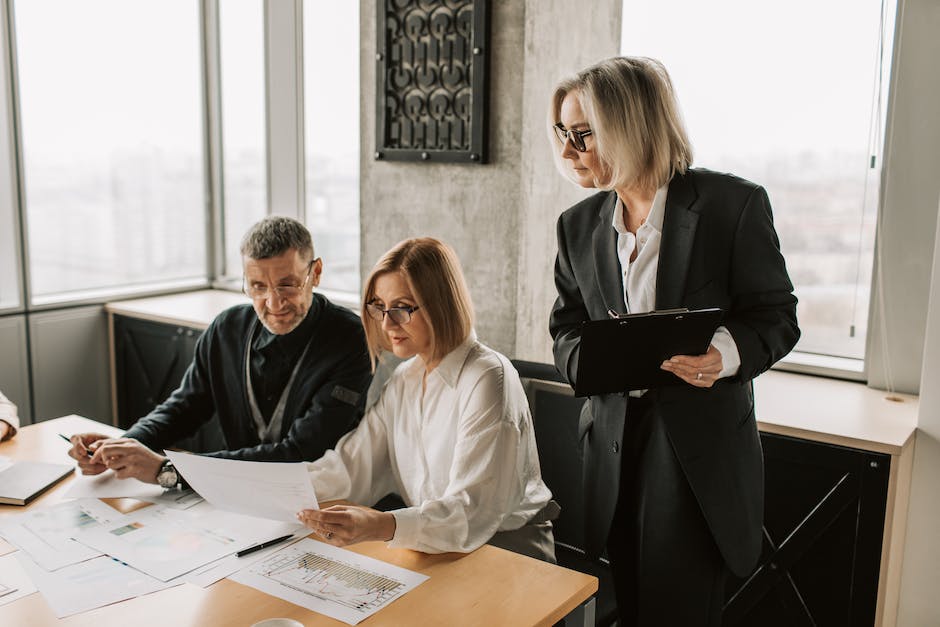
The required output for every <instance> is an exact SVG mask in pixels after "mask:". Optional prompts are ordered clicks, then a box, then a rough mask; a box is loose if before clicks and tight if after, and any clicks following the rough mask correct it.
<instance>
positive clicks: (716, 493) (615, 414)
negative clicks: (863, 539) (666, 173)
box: [550, 169, 800, 576]
mask: <svg viewBox="0 0 940 627" xmlns="http://www.w3.org/2000/svg"><path fill="white" fill-rule="evenodd" d="M616 204H617V197H616V193H615V192H601V193H598V194H595V195H594V196H592V197H590V198H588V199H586V200H584V201H582V202H580V203H578V204H577V205H575V206H573V207H571V208H570V209H568V210H567V211H565V212H564V213H563V214H562V215H561V217H560V218H559V219H558V227H557V229H558V256H557V258H556V261H555V286H556V288H557V289H558V299H557V300H556V301H555V306H554V307H553V309H552V314H551V320H550V330H551V334H552V337H553V338H554V354H555V364H556V366H557V367H558V370H559V372H561V373H562V375H564V376H565V377H567V379H568V381H569V382H571V383H574V381H575V380H576V376H577V369H578V353H579V346H580V324H581V322H582V321H584V320H589V319H590V320H599V319H604V318H606V317H607V316H608V314H607V310H608V309H613V310H614V311H622V310H623V309H624V303H623V296H622V292H623V286H622V282H621V275H622V272H621V269H620V262H619V260H618V258H617V244H616V242H617V234H616V231H614V229H613V227H612V226H611V224H612V221H613V211H614V207H615V206H616ZM674 307H688V308H690V309H692V308H696V309H697V308H702V307H721V308H722V309H723V310H725V312H726V314H725V318H724V321H723V323H722V324H723V325H724V326H725V327H727V329H728V331H729V332H730V333H731V336H732V337H733V338H734V341H735V343H736V344H737V348H738V352H739V353H740V356H741V367H740V370H739V372H738V374H737V376H735V377H732V378H726V379H721V380H719V381H718V382H717V383H716V384H715V385H714V386H713V387H712V388H710V389H700V388H696V387H693V386H690V385H687V384H685V383H682V382H678V385H675V386H670V387H664V388H660V389H656V390H651V391H650V392H648V394H650V399H651V400H652V401H653V402H654V410H655V411H657V412H658V413H659V415H660V417H661V419H662V420H663V423H664V425H665V428H666V432H667V434H668V436H669V438H670V441H671V443H672V446H673V449H674V450H675V452H676V456H677V457H678V459H679V462H680V464H681V466H682V469H683V471H684V473H685V476H686V478H687V480H688V482H689V484H690V487H691V489H692V491H693V493H694V494H695V496H696V499H697V500H698V502H699V504H700V505H701V507H702V511H703V514H704V515H705V519H706V521H707V522H708V525H709V528H710V530H711V532H712V535H713V536H714V538H715V541H716V543H717V545H718V548H719V550H720V551H721V553H722V556H723V557H724V559H725V561H726V562H727V564H728V566H729V568H730V569H731V570H732V572H734V573H735V574H737V575H739V576H744V575H746V574H747V573H748V572H749V571H750V570H751V569H752V568H753V566H754V564H755V563H756V560H757V558H758V557H759V555H760V549H761V523H762V519H763V489H764V486H763V457H762V453H761V448H760V439H759V436H758V432H757V422H756V419H755V414H754V395H753V389H752V385H751V379H753V378H754V377H756V376H757V375H759V374H760V373H762V372H764V371H765V370H767V369H768V368H770V366H771V365H773V364H774V362H776V361H777V360H778V359H780V358H781V357H783V356H784V355H786V354H787V353H788V352H789V351H790V349H792V348H793V346H794V345H795V344H796V341H797V339H798V338H799V335H800V332H799V329H798V327H797V323H796V297H795V296H794V295H793V285H792V284H791V282H790V278H789V276H788V275H787V270H786V265H785V263H784V260H783V256H782V255H781V254H780V245H779V241H778V239H777V234H776V231H775V230H774V226H773V217H772V215H771V209H770V202H769V200H768V198H767V193H766V192H765V191H764V189H763V188H762V187H759V186H757V185H755V184H753V183H750V182H748V181H745V180H743V179H740V178H737V177H734V176H731V175H728V174H719V173H716V172H710V171H708V170H699V169H695V170H689V171H688V172H686V174H684V175H676V176H675V177H674V178H673V179H672V181H670V183H669V189H668V194H667V197H666V208H665V216H664V221H663V233H662V240H661V245H660V254H659V265H658V269H657V278H656V308H657V309H670V308H674ZM624 359H629V355H624ZM627 400H628V399H627V398H626V396H625V395H624V394H606V395H600V396H594V397H591V398H590V399H589V400H588V402H587V403H585V409H584V411H583V413H582V424H581V430H580V433H581V435H582V437H583V438H584V446H585V472H584V491H585V507H586V509H587V511H586V520H587V523H586V524H587V529H586V548H587V550H588V552H589V553H590V554H592V555H599V554H600V553H601V552H602V551H603V549H604V545H605V543H606V540H607V535H608V532H609V530H610V523H611V520H612V518H613V514H614V507H615V506H616V501H617V495H618V491H619V485H618V484H619V478H620V456H619V454H618V453H617V452H615V449H619V443H620V441H621V438H622V434H623V426H624V418H625V415H626V406H627ZM614 443H617V445H615V444H614ZM652 463H654V464H655V461H653V462H652Z"/></svg>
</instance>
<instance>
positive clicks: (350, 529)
mask: <svg viewBox="0 0 940 627" xmlns="http://www.w3.org/2000/svg"><path fill="white" fill-rule="evenodd" d="M297 520H299V521H300V522H301V523H303V524H304V525H305V526H307V527H309V528H310V529H313V530H314V531H316V532H317V533H318V534H320V535H321V536H322V537H323V539H324V540H325V541H326V542H329V543H330V544H332V545H334V546H346V545H347V544H356V543H357V542H365V541H367V540H382V541H385V542H388V541H389V540H391V539H392V538H394V537H395V517H394V516H392V515H391V514H389V513H388V512H380V511H379V510H377V509H372V508H371V507H361V506H358V505H334V506H332V507H328V508H326V509H305V510H302V511H300V512H298V513H297Z"/></svg>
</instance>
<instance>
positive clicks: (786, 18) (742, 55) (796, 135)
mask: <svg viewBox="0 0 940 627" xmlns="http://www.w3.org/2000/svg"><path fill="white" fill-rule="evenodd" d="M677 16H680V17H678V18H677ZM893 28H894V3H893V2H892V1H891V0H884V4H883V3H882V2H881V1H880V0H832V1H829V2H816V1H814V0H793V1H791V2H785V3H767V2H752V1H749V0H721V1H719V2H707V3H703V2H694V1H692V0H660V1H658V2H639V1H637V0H625V2H624V10H623V37H622V43H621V50H622V52H623V53H624V54H627V55H643V56H650V57H654V58H658V59H660V60H661V61H662V62H663V63H664V64H665V65H666V68H667V69H668V70H669V72H670V74H671V76H672V79H673V82H674V84H675V87H676V90H677V92H678V95H679V100H680V104H681V106H682V110H683V112H684V115H685V119H686V122H687V124H688V129H689V133H690V136H691V139H692V143H693V145H694V149H695V165H696V166H701V167H707V168H710V169H714V170H720V171H729V172H733V173H735V174H738V175H739V176H743V177H745V178H748V179H751V180H753V181H755V182H757V183H759V184H761V185H763V186H764V187H766V188H767V190H768V193H769V195H770V199H771V203H772V205H773V207H774V218H775V221H776V226H777V231H778V233H779V234H780V239H781V246H782V248H783V252H784V255H785V257H786V260H787V266H788V268H789V271H790V276H791V277H792V279H793V281H794V284H795V286H796V293H797V296H798V297H799V300H800V302H799V305H798V316H799V321H800V327H801V329H802V331H803V337H802V339H801V340H800V343H799V345H798V346H797V350H798V351H801V352H803V353H815V354H818V355H826V356H835V357H845V358H851V359H863V358H864V356H865V337H866V333H867V327H868V308H869V296H870V293H869V292H870V286H871V270H872V255H873V244H874V232H875V216H876V210H877V197H878V181H879V178H880V168H881V154H880V153H881V146H882V141H883V135H882V128H883V121H884V104H885V95H886V93H885V92H886V91H887V84H888V80H887V70H888V67H889V65H890V63H889V61H888V60H889V59H890V51H891V34H892V33H893Z"/></svg>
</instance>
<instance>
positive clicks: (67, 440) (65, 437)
mask: <svg viewBox="0 0 940 627" xmlns="http://www.w3.org/2000/svg"><path fill="white" fill-rule="evenodd" d="M59 437H60V438H62V439H63V440H65V441H66V442H68V443H69V444H71V443H72V438H70V437H69V436H67V435H62V434H61V433H60V434H59ZM82 448H85V445H84V444H83V445H82ZM85 455H87V456H88V457H91V456H92V455H94V453H92V452H91V451H89V450H88V449H87V448H85Z"/></svg>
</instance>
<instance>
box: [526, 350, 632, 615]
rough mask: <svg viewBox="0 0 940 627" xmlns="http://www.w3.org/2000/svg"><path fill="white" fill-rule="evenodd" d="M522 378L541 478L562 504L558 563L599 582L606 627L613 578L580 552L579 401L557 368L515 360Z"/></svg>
mask: <svg viewBox="0 0 940 627" xmlns="http://www.w3.org/2000/svg"><path fill="white" fill-rule="evenodd" d="M512 364H513V366H515V368H516V370H517V371H518V372H519V376H520V377H521V378H522V383H523V387H524V388H525V391H526V396H527V397H528V400H529V408H530V409H531V411H532V422H533V423H534V425H535V440H536V445H537V447H538V451H539V465H540V466H541V469H542V479H543V480H544V481H545V483H546V485H548V488H549V489H550V490H551V491H552V496H553V498H554V499H555V501H557V502H558V504H559V505H561V514H560V515H559V517H558V519H557V520H555V521H554V523H553V525H554V528H553V533H554V536H555V557H556V558H557V559H558V565H559V566H564V567H565V568H570V569H572V570H577V571H580V572H583V573H587V574H589V575H593V576H595V577H597V579H598V590H597V597H596V608H595V614H594V623H595V625H597V626H599V627H600V626H603V627H608V626H610V625H613V624H614V623H615V621H616V619H617V601H616V598H615V596H614V588H613V576H612V574H611V571H610V565H609V563H608V562H607V560H606V559H605V558H601V559H599V560H594V559H590V558H588V557H587V555H586V554H585V552H584V549H583V547H584V497H583V494H582V491H581V474H582V464H583V454H582V451H581V443H580V441H579V440H578V418H579V416H580V414H581V406H582V405H583V404H584V399H583V398H575V396H574V394H573V392H572V391H571V388H570V386H568V384H567V383H564V380H563V379H562V378H561V375H559V374H558V371H557V370H555V367H554V366H552V365H548V364H541V363H536V362H531V361H521V360H513V362H512Z"/></svg>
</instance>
